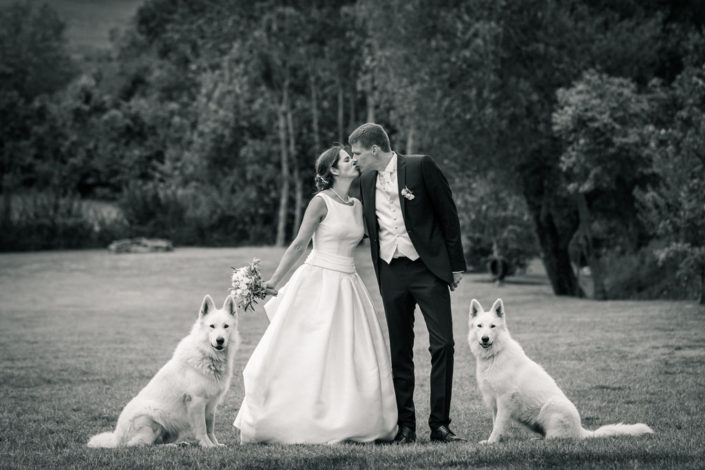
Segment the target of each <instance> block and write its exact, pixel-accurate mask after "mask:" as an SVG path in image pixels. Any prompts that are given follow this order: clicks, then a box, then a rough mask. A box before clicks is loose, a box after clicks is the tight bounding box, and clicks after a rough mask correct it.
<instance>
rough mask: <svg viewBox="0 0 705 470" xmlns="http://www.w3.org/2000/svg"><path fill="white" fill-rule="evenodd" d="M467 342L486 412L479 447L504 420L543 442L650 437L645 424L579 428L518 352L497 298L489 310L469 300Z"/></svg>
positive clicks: (563, 400)
mask: <svg viewBox="0 0 705 470" xmlns="http://www.w3.org/2000/svg"><path fill="white" fill-rule="evenodd" d="M469 324H470V330H469V332H468V342H469V344H470V350H471V351H472V353H473V355H474V356H475V360H476V365H477V367H476V376H477V385H478V387H479V389H480V392H481V393H482V398H483V400H484V402H485V405H486V406H487V407H488V408H490V409H491V410H492V421H493V426H492V433H491V434H490V437H489V438H488V439H487V440H486V441H482V443H493V442H498V441H499V440H500V438H501V437H502V434H503V432H504V430H505V427H506V425H507V424H508V423H509V420H510V419H512V418H513V419H515V420H516V421H518V422H520V423H521V424H523V425H525V426H527V427H528V428H529V429H531V430H532V431H535V432H538V433H540V434H542V435H543V436H544V437H545V438H546V439H552V438H575V439H583V438H587V437H605V436H614V435H620V434H628V435H632V436H638V435H641V434H646V433H652V432H653V430H652V429H651V428H650V427H649V426H647V425H646V424H641V423H639V424H609V425H606V426H602V427H600V428H599V429H597V430H595V431H588V430H587V429H584V428H583V427H582V425H581V423H580V414H579V413H578V410H577V408H576V407H575V405H574V404H573V403H572V402H571V401H570V400H569V399H568V398H567V397H566V396H565V395H564V394H563V392H562V391H561V389H560V388H558V385H557V384H556V382H555V381H554V380H553V379H552V378H551V376H550V375H548V373H547V372H546V371H545V370H544V369H543V368H542V367H541V366H540V365H538V364H537V363H535V362H534V361H532V360H531V359H529V358H528V357H527V355H526V354H525V353H524V350H523V349H522V348H521V346H520V345H519V343H517V342H516V341H515V340H514V339H512V337H511V336H509V331H508V330H507V325H506V323H505V314H504V305H503V304H502V300H501V299H497V300H496V301H495V303H494V304H493V305H492V308H491V309H490V311H489V312H485V311H483V309H482V306H481V305H480V303H479V302H478V301H477V300H475V299H472V302H471V304H470V316H469Z"/></svg>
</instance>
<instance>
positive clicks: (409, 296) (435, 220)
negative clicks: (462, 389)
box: [348, 123, 465, 444]
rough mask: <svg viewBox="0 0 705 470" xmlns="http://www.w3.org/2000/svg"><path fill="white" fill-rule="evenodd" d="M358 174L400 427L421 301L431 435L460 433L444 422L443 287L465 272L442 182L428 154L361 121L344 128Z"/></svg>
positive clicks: (449, 355)
mask: <svg viewBox="0 0 705 470" xmlns="http://www.w3.org/2000/svg"><path fill="white" fill-rule="evenodd" d="M348 142H349V143H350V145H351V146H352V153H353V158H355V159H356V160H357V166H358V168H359V169H360V171H361V173H362V176H361V178H360V182H361V197H362V203H363V208H364V209H363V213H364V218H365V226H366V228H367V233H368V234H369V237H370V248H371V251H372V264H373V265H374V268H375V274H377V281H378V282H379V288H380V292H381V294H382V301H383V303H384V312H385V314H386V317H387V326H388V328H389V343H390V347H391V353H392V371H393V375H394V391H395V394H396V399H397V408H398V412H399V432H398V433H397V436H396V438H395V439H394V441H395V442H396V443H398V444H409V443H412V442H414V441H415V440H416V415H415V411H414V360H413V350H414V309H415V308H416V305H417V304H418V306H419V307H420V308H421V313H422V314H423V317H424V320H425V321H426V327H427V328H428V333H429V337H430V346H431V347H430V351H431V415H430V417H429V420H428V424H429V425H430V427H431V440H432V441H439V442H453V441H460V440H462V439H460V438H458V437H456V436H455V434H454V433H453V432H452V431H451V430H450V429H449V427H448V425H449V424H450V416H449V414H450V396H451V387H452V383H453V351H454V341H453V322H452V318H451V310H450V293H449V292H448V289H449V288H450V290H455V288H456V287H458V284H459V283H460V280H461V279H462V273H463V271H465V257H464V256H463V247H462V244H461V241H460V224H459V222H458V213H457V210H456V208H455V203H454V202H453V197H452V193H451V190H450V187H449V185H448V181H447V180H446V178H445V177H444V176H443V173H441V170H440V169H439V168H438V166H437V165H436V163H435V162H434V161H433V159H431V157H429V156H425V155H413V156H411V155H410V156H404V155H398V154H396V153H395V152H393V151H392V149H391V147H390V145H389V137H388V136H387V133H386V132H385V131H384V129H383V128H382V126H380V125H379V124H374V123H367V124H363V125H362V126H360V127H358V128H357V129H355V131H353V133H352V134H350V137H349V138H348Z"/></svg>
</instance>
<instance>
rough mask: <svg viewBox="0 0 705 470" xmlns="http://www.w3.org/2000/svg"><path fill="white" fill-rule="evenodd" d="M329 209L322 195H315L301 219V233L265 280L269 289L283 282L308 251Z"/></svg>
mask: <svg viewBox="0 0 705 470" xmlns="http://www.w3.org/2000/svg"><path fill="white" fill-rule="evenodd" d="M327 213H328V209H327V208H326V203H325V202H324V201H323V199H321V198H320V197H314V198H313V199H311V202H309V203H308V207H307V208H306V212H305V213H304V218H303V220H302V221H301V227H300V228H299V233H298V234H296V238H295V239H294V241H293V242H291V245H289V248H287V249H286V251H285V252H284V256H282V259H281V261H279V266H277V269H275V270H274V274H272V277H271V278H270V279H269V281H267V282H265V287H267V288H269V289H272V290H273V289H275V288H276V286H277V285H278V284H279V283H280V282H281V280H282V278H283V277H284V276H286V273H288V272H289V270H290V269H291V268H292V266H294V264H296V262H297V261H298V260H299V258H301V255H302V254H303V253H304V252H305V251H306V248H307V247H308V244H309V242H310V241H311V238H312V237H313V233H314V232H315V231H316V229H317V228H318V225H319V224H320V223H321V221H322V220H323V219H324V218H325V217H326V214H327Z"/></svg>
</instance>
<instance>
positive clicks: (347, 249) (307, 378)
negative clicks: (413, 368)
mask: <svg viewBox="0 0 705 470" xmlns="http://www.w3.org/2000/svg"><path fill="white" fill-rule="evenodd" d="M357 176H358V170H357V166H356V162H355V160H354V159H353V158H352V157H351V156H350V155H349V154H348V152H346V151H345V150H344V148H343V147H340V146H336V147H332V148H330V149H328V150H326V151H325V152H323V153H322V154H321V155H320V156H319V157H318V160H317V161H316V187H317V188H318V190H319V192H318V193H317V194H316V195H315V196H314V197H313V198H312V199H311V202H310V203H309V205H308V207H307V209H306V212H305V214H304V218H303V221H302V223H301V228H300V230H299V233H298V235H297V236H296V239H295V240H294V241H293V242H292V244H291V246H289V248H288V249H287V250H286V252H285V253H284V256H283V257H282V259H281V261H280V262H279V266H278V267H277V269H276V270H275V272H274V274H273V275H272V278H271V279H270V280H269V281H267V283H266V284H265V287H267V288H268V290H269V291H270V292H273V293H275V294H276V296H275V297H274V298H272V299H271V300H270V301H269V302H267V304H265V311H266V313H267V316H268V317H269V320H270V324H269V327H268V328H267V330H266V331H265V333H264V335H263V336H262V339H261V340H260V342H259V344H258V345H257V347H256V348H255V350H254V352H253V353H252V356H251V357H250V360H249V362H248V363H247V365H246V366H245V370H244V371H243V376H244V385H245V398H244V400H243V401H242V405H241V407H240V410H239V412H238V415H237V417H236V418H235V423H234V426H236V427H238V428H239V429H240V441H241V442H242V443H248V442H262V443H274V442H278V443H287V444H294V443H307V444H332V443H336V442H341V441H357V442H370V441H375V440H392V439H393V438H394V436H395V434H396V430H397V425H396V423H397V405H396V401H395V396H394V385H393V382H392V371H391V363H390V358H389V351H388V347H387V344H386V342H385V339H384V337H383V334H382V330H381V328H380V325H379V322H378V320H377V316H376V315H375V311H374V309H373V307H372V302H371V301H370V298H369V294H368V292H367V290H366V288H365V286H364V284H363V283H362V280H361V279H360V276H358V274H357V272H356V271H355V264H354V260H353V251H354V249H355V247H356V246H357V245H358V244H359V242H360V240H361V239H362V237H363V235H364V229H363V225H362V205H361V203H360V201H358V200H357V199H355V198H352V197H350V196H349V195H348V192H349V189H350V185H351V183H352V181H353V179H355V178H356V177H357ZM311 238H313V250H312V252H311V254H310V255H309V257H308V258H307V259H306V262H305V264H303V265H301V266H300V267H299V268H298V269H297V270H296V271H295V272H294V274H293V275H292V276H291V278H290V279H289V281H288V282H287V283H286V285H284V286H283V287H282V288H281V289H280V290H279V292H278V294H277V291H276V286H278V285H279V284H280V282H281V280H282V279H283V278H284V276H285V275H286V273H287V272H288V271H289V270H290V269H291V268H292V266H293V265H294V264H295V263H296V262H297V260H298V259H299V258H300V257H301V255H302V253H303V252H304V251H305V250H306V248H307V246H308V244H309V241H310V240H311Z"/></svg>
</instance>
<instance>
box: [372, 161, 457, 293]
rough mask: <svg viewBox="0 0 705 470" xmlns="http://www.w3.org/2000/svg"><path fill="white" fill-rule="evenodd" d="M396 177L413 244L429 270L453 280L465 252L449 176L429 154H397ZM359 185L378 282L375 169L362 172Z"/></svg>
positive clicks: (407, 228)
mask: <svg viewBox="0 0 705 470" xmlns="http://www.w3.org/2000/svg"><path fill="white" fill-rule="evenodd" d="M397 181H398V184H399V201H400V203H401V212H402V215H403V217H404V224H405V225H406V230H407V232H408V233H409V238H410V239H411V242H412V243H413V244H414V248H416V251H417V252H418V253H419V256H420V257H421V260H422V261H423V263H424V264H425V265H426V267H427V268H428V269H429V271H431V272H432V273H433V274H435V275H436V276H437V277H439V278H440V279H442V280H443V281H444V282H446V283H447V284H452V282H453V272H454V271H465V256H464V255H463V245H462V243H461V240H460V223H459V222H458V211H457V209H456V207H455V203H454V202H453V197H452V193H451V190H450V186H449V185H448V180H446V178H445V176H443V173H441V170H440V169H439V168H438V166H437V165H436V162H434V161H433V159H432V158H431V157H429V156H427V155H408V156H405V155H399V154H397ZM360 186H361V188H360V193H361V194H360V196H361V198H362V204H363V207H364V219H365V226H366V228H367V233H368V235H369V238H370V246H371V252H372V263H373V264H374V267H375V274H377V281H378V282H379V262H380V258H379V227H378V224H377V214H376V204H375V202H376V198H375V192H376V186H377V172H376V171H368V172H366V173H363V174H362V176H361V177H360ZM404 188H408V189H409V191H410V192H411V193H413V195H414V198H413V199H407V198H405V197H404V196H402V194H401V193H402V191H403V190H404Z"/></svg>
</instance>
